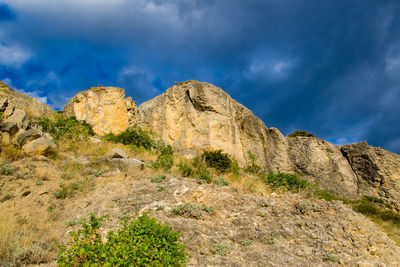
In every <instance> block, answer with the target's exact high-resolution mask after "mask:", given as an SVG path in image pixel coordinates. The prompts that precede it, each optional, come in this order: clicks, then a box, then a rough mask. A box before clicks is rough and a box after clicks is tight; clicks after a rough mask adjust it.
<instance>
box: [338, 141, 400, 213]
mask: <svg viewBox="0 0 400 267" xmlns="http://www.w3.org/2000/svg"><path fill="white" fill-rule="evenodd" d="M341 151H342V153H343V155H344V156H345V157H346V159H347V160H348V161H349V163H350V165H351V167H352V169H353V171H354V172H355V174H356V176H357V184H358V188H359V193H360V194H362V195H369V196H376V197H380V198H383V199H386V200H387V201H388V202H389V203H390V204H391V205H393V206H395V207H396V208H397V209H398V210H400V155H397V154H394V153H390V152H388V151H386V150H383V149H381V148H378V147H371V146H369V145H368V144H367V143H366V142H361V143H358V144H348V145H344V146H342V147H341Z"/></svg>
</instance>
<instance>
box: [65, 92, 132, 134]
mask: <svg viewBox="0 0 400 267" xmlns="http://www.w3.org/2000/svg"><path fill="white" fill-rule="evenodd" d="M135 110H136V103H135V102H133V101H132V99H131V98H130V97H129V98H126V99H125V91H124V89H122V88H117V87H103V86H99V87H92V88H90V89H88V90H86V91H83V92H80V93H78V94H77V95H76V96H74V97H73V98H71V99H70V100H69V101H68V103H67V105H66V106H65V107H64V113H65V114H66V115H67V116H70V117H72V116H73V117H76V119H78V120H85V121H86V122H87V123H89V124H91V125H92V126H93V131H94V132H95V133H96V134H98V135H105V134H107V133H110V132H113V133H115V134H118V133H120V132H122V131H124V130H125V129H126V128H128V127H129V124H130V123H132V121H133V120H134V117H135Z"/></svg>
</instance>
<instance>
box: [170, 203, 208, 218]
mask: <svg viewBox="0 0 400 267" xmlns="http://www.w3.org/2000/svg"><path fill="white" fill-rule="evenodd" d="M202 210H203V209H202V207H201V206H199V205H197V204H194V203H185V204H178V205H175V206H174V208H173V209H172V211H173V213H175V214H177V215H181V216H186V217H191V218H195V219H198V218H200V217H201V212H202Z"/></svg>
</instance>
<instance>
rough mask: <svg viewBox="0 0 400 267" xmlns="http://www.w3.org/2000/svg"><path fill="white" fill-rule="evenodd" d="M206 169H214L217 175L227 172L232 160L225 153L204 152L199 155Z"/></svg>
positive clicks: (220, 151)
mask: <svg viewBox="0 0 400 267" xmlns="http://www.w3.org/2000/svg"><path fill="white" fill-rule="evenodd" d="M201 157H202V158H204V160H205V162H206V164H207V166H208V167H212V168H215V170H216V171H217V172H218V173H223V172H227V171H228V170H229V169H230V168H231V165H232V158H231V156H229V155H228V154H226V153H223V152H222V150H221V149H219V150H214V151H212V150H209V151H207V150H206V151H204V152H203V154H202V155H201Z"/></svg>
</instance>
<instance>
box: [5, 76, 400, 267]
mask: <svg viewBox="0 0 400 267" xmlns="http://www.w3.org/2000/svg"><path fill="white" fill-rule="evenodd" d="M10 90H11V89H10ZM25 97H26V98H27V99H29V97H28V96H24V98H25ZM19 99H23V98H19ZM18 101H19V100H17V102H18ZM29 102H33V101H32V100H30V101H29ZM27 106H28V105H27ZM39 106H40V105H39ZM21 107H23V105H22V106H17V104H14V96H13V95H11V94H10V95H7V96H6V97H3V98H1V101H0V108H1V109H0V112H2V113H1V114H2V117H1V121H0V133H1V148H2V150H1V154H0V265H5V266H10V265H14V266H20V265H29V264H47V265H50V266H54V265H56V262H55V260H56V258H57V256H56V254H57V247H56V245H57V244H65V243H66V242H67V240H68V232H70V231H71V230H77V229H78V228H79V226H78V223H79V220H80V219H83V218H87V216H88V214H89V213H95V214H97V215H99V216H100V215H107V216H109V218H110V220H109V221H107V222H106V223H105V225H104V227H103V228H102V229H101V234H102V236H103V239H104V237H105V235H106V233H107V232H108V231H109V230H110V229H116V228H118V227H119V226H120V221H121V219H123V218H126V217H131V216H135V214H136V213H140V214H142V213H144V212H149V213H150V215H151V216H152V217H155V218H157V219H158V220H159V221H161V222H164V223H169V224H170V225H171V226H172V228H173V229H174V230H178V231H181V232H182V234H183V236H182V240H183V241H184V243H185V244H186V246H187V252H188V253H189V255H190V256H191V257H190V260H189V261H188V266H400V256H399V255H400V248H399V246H398V245H396V243H395V242H394V241H393V240H392V239H390V238H389V237H388V236H387V235H386V234H385V233H384V232H382V230H381V229H384V230H385V231H386V233H388V234H390V236H392V237H397V238H394V239H395V240H396V241H397V242H400V241H399V240H400V238H399V237H400V228H399V225H398V224H399V223H400V220H399V216H398V211H399V210H400V207H399V200H400V185H399V182H400V177H399V174H400V158H399V155H397V154H393V153H390V152H388V151H385V150H383V149H380V148H374V147H371V146H369V145H368V144H367V143H365V142H363V143H359V144H349V145H345V146H342V147H338V146H334V145H333V144H330V143H329V142H326V141H324V140H321V139H318V138H314V137H301V136H299V137H293V138H288V137H284V136H283V135H282V134H281V133H280V132H279V130H277V129H274V128H267V127H266V126H265V125H264V124H263V122H262V121H261V120H260V119H258V118H257V117H255V116H254V115H253V114H252V113H251V111H249V110H248V109H246V108H245V107H244V106H242V105H240V104H239V103H237V102H235V101H234V100H233V99H232V98H231V97H230V96H229V95H227V94H226V93H225V92H223V91H222V90H221V89H220V88H217V87H215V86H213V85H211V84H208V83H199V82H196V81H188V82H184V83H179V84H176V85H174V86H173V87H172V88H170V89H168V90H167V91H166V92H165V93H164V94H162V95H160V96H158V97H156V98H154V99H152V100H150V101H148V102H145V103H143V104H142V105H140V106H139V107H136V105H135V103H134V102H133V101H132V100H131V99H130V98H128V99H125V94H124V91H123V89H121V88H114V87H96V88H91V89H89V90H87V91H85V92H81V93H79V94H78V95H77V96H75V97H74V98H72V99H71V100H70V101H69V102H68V104H67V106H66V108H65V114H66V115H68V116H76V117H77V118H78V119H82V120H86V121H87V122H88V123H90V124H92V125H93V128H94V130H95V131H96V132H97V134H98V136H95V137H93V136H91V132H90V131H89V129H88V126H87V124H84V123H83V122H79V121H77V120H75V119H72V118H70V119H68V118H66V117H65V116H64V115H62V114H59V115H56V116H55V118H56V121H55V122H51V121H49V120H47V119H43V120H42V122H44V124H43V123H42V124H40V123H38V122H36V121H35V120H32V119H31V118H29V116H28V115H27V112H26V111H25V110H24V109H23V108H21ZM29 107H30V106H29ZM44 109H46V108H44ZM40 110H42V109H40V108H39V109H37V110H36V112H35V113H33V114H35V115H34V116H41V115H44V114H47V113H43V114H42V113H40V112H41V111H40ZM50 113H52V112H50ZM98 114H101V116H100V115H98ZM46 125H47V127H43V126H46ZM133 125H140V126H141V127H143V128H147V129H151V130H153V131H154V132H155V134H156V136H157V137H160V138H162V139H163V140H164V141H166V142H167V143H169V144H171V145H173V146H174V148H175V151H177V152H179V154H178V155H177V156H176V157H175V158H172V160H173V161H172V165H170V166H169V167H167V168H164V169H163V168H155V167H154V166H155V165H154V163H155V162H157V161H158V160H159V159H160V157H159V156H160V155H161V153H163V152H160V151H163V150H162V149H161V150H159V148H157V146H156V145H154V146H153V147H150V148H147V149H146V148H144V147H141V148H134V147H132V146H129V144H128V145H123V144H121V143H118V142H114V141H113V142H110V141H109V140H107V139H106V138H102V137H101V135H102V134H105V133H108V132H110V131H113V130H114V132H115V133H118V132H121V131H124V130H125V129H126V128H127V127H129V126H133ZM65 126H67V127H65ZM89 128H90V127H89ZM47 130H48V131H51V133H52V134H53V137H54V139H53V137H52V136H51V135H50V134H49V133H48V132H46V131H47ZM152 142H153V143H154V144H155V142H154V140H153V141H152ZM252 142H254V144H257V145H254V144H253V143H252ZM205 149H223V150H224V151H225V152H229V153H230V154H231V155H234V156H235V157H238V160H240V163H241V165H242V166H245V165H246V164H248V162H249V160H250V159H249V155H248V154H247V151H251V152H252V153H254V154H255V155H257V156H258V159H257V160H258V163H259V164H262V166H263V167H264V168H265V170H266V171H268V170H273V171H278V170H280V171H285V172H294V173H302V174H303V176H304V177H306V178H307V179H308V180H309V181H311V182H312V183H314V184H316V185H317V186H319V188H322V189H326V190H328V191H330V192H334V193H336V195H338V196H341V197H344V198H343V199H342V200H335V199H340V198H339V197H337V196H332V195H329V194H328V193H327V192H325V191H322V192H319V194H326V196H325V199H330V200H332V201H325V200H321V199H317V198H316V196H318V195H317V194H316V193H318V192H317V191H316V188H307V189H304V190H300V188H298V189H296V188H294V189H293V188H289V187H288V188H286V189H285V188H283V189H282V188H281V189H282V190H280V189H279V188H278V189H277V188H276V187H275V184H273V183H270V182H269V181H268V179H267V178H265V177H267V176H265V173H264V176H263V175H259V174H252V173H249V172H247V171H245V170H243V169H242V170H240V169H237V170H236V171H232V173H222V174H221V173H218V172H216V170H214V169H213V168H209V169H207V170H206V172H205V173H208V174H207V175H210V177H209V178H210V181H208V184H207V183H204V181H202V180H201V179H199V178H197V179H196V177H193V176H191V175H189V174H184V173H187V172H186V171H185V169H182V168H183V167H182V166H179V164H178V162H179V161H180V160H182V159H183V157H182V155H186V156H188V155H189V156H194V155H196V154H199V153H201V151H202V150H205ZM236 149H238V151H237V150H236ZM240 155H241V156H242V158H240ZM171 157H172V155H171ZM188 164H189V163H188ZM187 166H192V168H198V169H199V170H200V171H202V172H203V173H204V168H208V167H204V166H203V167H202V166H199V165H195V164H193V165H187ZM182 170H184V171H182ZM212 175H214V176H213V177H211V176H212ZM187 176H189V177H192V178H188V177H187ZM295 192H297V193H295ZM362 196H369V198H367V199H369V200H368V201H370V202H368V203H367V202H363V201H362V200H359V201H358V202H357V201H355V200H354V201H353V202H351V201H350V199H359V198H361V197H362ZM346 203H347V204H346ZM352 203H353V204H354V203H356V205H357V208H358V209H359V211H360V212H364V213H365V214H367V215H368V216H369V218H371V219H374V218H378V219H377V220H374V222H375V224H374V223H373V222H371V221H370V220H369V219H368V218H367V217H364V216H363V215H361V214H359V213H356V212H355V211H353V208H354V207H355V206H354V205H353V204H352ZM351 205H353V206H351ZM363 205H364V206H363ZM352 207H353V208H352ZM396 209H397V211H396ZM354 210H357V209H356V208H354ZM378 213H379V216H375V215H378ZM390 216H391V217H390ZM388 218H389V219H388ZM377 226H379V228H378V227H377Z"/></svg>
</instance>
